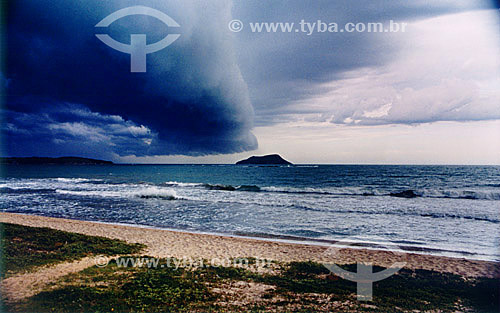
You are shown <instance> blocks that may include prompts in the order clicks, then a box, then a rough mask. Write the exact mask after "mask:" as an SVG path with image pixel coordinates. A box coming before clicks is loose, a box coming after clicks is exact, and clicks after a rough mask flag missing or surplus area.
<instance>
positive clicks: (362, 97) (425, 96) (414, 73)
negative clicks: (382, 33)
mask: <svg viewBox="0 0 500 313" xmlns="http://www.w3.org/2000/svg"><path fill="white" fill-rule="evenodd" d="M499 28H500V23H499V21H498V17H497V12H496V11H494V10H489V11H476V12H468V13H461V14H453V15H446V16H441V17H437V18H432V19H427V20H422V21H417V22H414V23H410V25H409V26H408V32H407V33H401V34H400V38H398V40H399V41H402V43H401V44H402V45H403V47H404V48H403V49H402V51H401V52H400V53H399V54H398V57H397V58H396V59H395V60H394V61H393V62H391V63H389V64H388V65H385V66H382V67H374V68H362V69H357V70H353V71H349V72H346V73H344V74H343V77H342V78H341V79H339V80H334V81H331V82H328V83H324V84H321V85H319V86H316V87H319V88H320V90H326V92H325V91H323V92H322V93H319V94H316V95H315V96H313V97H309V98H307V99H303V100H299V101H296V102H295V103H293V105H292V107H293V110H295V111H296V112H303V111H307V110H309V111H317V112H318V113H321V114H322V115H323V116H325V119H329V118H330V119H331V120H332V122H334V123H339V124H343V123H344V124H345V123H347V124H353V123H355V124H365V125H372V124H396V123H409V124H412V123H426V122H435V121H468V120H490V119H500V49H499V44H498V43H500V36H499V33H498V29H499Z"/></svg>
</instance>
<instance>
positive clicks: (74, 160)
mask: <svg viewBox="0 0 500 313" xmlns="http://www.w3.org/2000/svg"><path fill="white" fill-rule="evenodd" d="M0 163H2V164H35V165H44V164H63V165H111V164H113V162H111V161H103V160H96V159H88V158H79V157H60V158H42V157H27V158H0Z"/></svg>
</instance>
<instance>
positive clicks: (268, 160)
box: [236, 154, 292, 165]
mask: <svg viewBox="0 0 500 313" xmlns="http://www.w3.org/2000/svg"><path fill="white" fill-rule="evenodd" d="M236 164H281V165H292V163H290V162H288V161H287V160H285V159H283V158H282V157H281V156H279V155H278V154H268V155H264V156H252V157H250V158H248V159H246V160H241V161H238V162H236Z"/></svg>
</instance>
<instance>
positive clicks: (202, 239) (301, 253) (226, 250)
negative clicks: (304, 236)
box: [0, 212, 500, 278]
mask: <svg viewBox="0 0 500 313" xmlns="http://www.w3.org/2000/svg"><path fill="white" fill-rule="evenodd" d="M0 222H3V223H12V224H20V225H25V226H33V227H48V228H53V229H58V230H63V231H68V232H74V233H81V234H86V235H91V236H102V237H107V238H112V239H121V240H125V241H127V242H131V243H142V244H145V245H146V246H147V248H146V250H145V251H144V252H143V253H142V254H144V255H149V256H153V257H161V258H164V257H175V258H178V259H182V258H204V259H214V258H219V259H221V258H222V259H224V258H226V259H227V258H237V257H255V258H261V259H268V260H274V261H279V262H291V261H316V262H329V263H336V264H350V263H356V262H368V261H369V262H372V263H373V264H374V265H378V266H383V267H390V266H391V265H392V264H394V263H396V262H405V263H406V265H405V266H404V267H405V268H409V269H425V270H434V271H438V272H443V273H452V274H457V275H461V276H464V277H497V278H498V277H500V262H495V261H484V260H471V259H465V258H456V257H449V256H436V255H432V254H422V253H414V252H406V251H405V252H400V251H388V250H376V249H370V248H369V247H348V248H346V247H345V246H344V247H342V246H336V247H335V248H333V249H332V246H327V245H325V244H323V245H322V244H319V243H317V244H315V243H311V242H291V241H289V240H284V239H281V240H279V239H274V238H252V237H246V236H241V235H222V234H212V233H202V232H189V231H182V230H171V229H164V228H157V227H154V226H144V225H125V224H118V223H108V222H91V221H82V220H73V219H64V218H54V217H44V216H38V215H28V214H21V213H4V212H1V213H0Z"/></svg>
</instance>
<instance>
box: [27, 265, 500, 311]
mask: <svg viewBox="0 0 500 313" xmlns="http://www.w3.org/2000/svg"><path fill="white" fill-rule="evenodd" d="M159 264H167V262H166V261H165V260H161V261H160V262H159ZM206 264H208V263H206ZM344 268H346V269H348V270H350V271H355V270H356V265H354V264H353V265H348V266H345V267H344ZM381 269H382V268H375V271H379V270H381ZM252 284H253V285H252ZM245 286H247V287H245ZM248 286H250V287H248ZM252 286H254V289H252V288H251V287H252ZM258 286H264V287H265V288H263V289H262V288H261V290H263V291H262V292H261V293H260V294H259V292H258ZM215 290H217V291H215ZM373 290H374V294H373V296H374V301H372V302H368V303H363V302H358V301H356V295H355V293H356V285H355V283H353V282H349V281H346V280H343V279H340V278H337V277H335V276H333V275H330V274H329V272H328V270H326V269H325V268H324V267H323V266H322V265H321V264H318V263H313V262H292V263H287V264H281V268H280V269H278V270H277V271H276V272H274V273H268V274H259V273H256V272H255V271H249V270H246V269H242V268H235V267H200V268H197V269H192V268H182V267H181V268H178V269H177V270H176V269H174V268H169V267H161V266H158V267H156V268H145V267H144V268H137V267H126V268H125V267H118V266H117V265H116V262H111V263H110V265H108V266H107V267H105V268H98V267H95V266H94V267H91V268H88V269H86V270H84V271H82V272H80V273H77V274H73V276H68V277H66V278H65V279H63V280H62V281H61V282H59V285H58V286H57V287H56V288H55V289H53V290H50V291H45V292H42V293H40V294H38V295H36V296H34V297H32V298H30V299H29V300H28V302H27V303H25V305H24V308H25V309H27V310H28V311H37V312H88V311H92V312H110V311H118V312H139V311H149V312H151V311H154V312H161V311H168V312H172V311H175V312H178V311H181V312H182V311H189V312H191V311H195V312H196V311H203V312H207V311H214V312H219V311H245V312H248V311H251V312H264V311H269V310H275V311H287V312H310V311H337V310H338V311H343V312H344V311H345V312H358V311H367V312H404V311H412V310H420V311H443V312H452V311H465V310H467V309H471V310H472V311H473V312H497V311H498V308H499V305H500V304H499V280H498V279H488V278H477V279H463V278H462V277H460V276H456V275H451V274H441V273H437V272H433V271H425V270H417V271H412V270H406V269H403V270H401V271H400V272H399V273H398V274H396V275H394V276H392V277H390V278H388V279H386V280H383V281H380V282H377V283H375V284H374V286H373ZM221 291H222V293H223V294H221ZM245 293H247V294H248V295H250V297H246V298H245V297H244V295H245ZM256 294H259V295H258V296H257V297H256ZM249 298H250V299H252V300H248V299H249ZM232 300H234V301H232ZM245 301H246V302H245Z"/></svg>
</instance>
